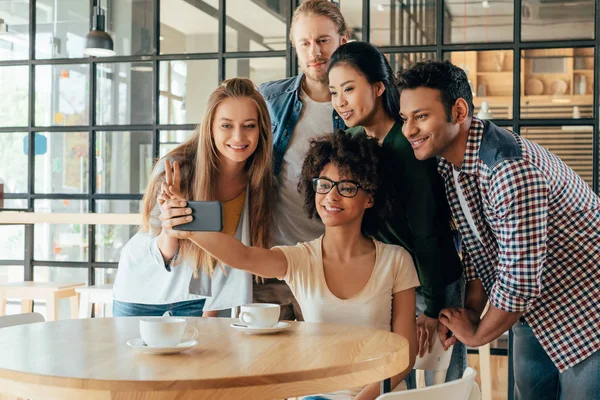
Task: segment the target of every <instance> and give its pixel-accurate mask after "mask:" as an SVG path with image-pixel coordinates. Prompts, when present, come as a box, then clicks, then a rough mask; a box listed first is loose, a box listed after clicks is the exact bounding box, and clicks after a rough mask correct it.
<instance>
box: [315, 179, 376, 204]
mask: <svg viewBox="0 0 600 400" xmlns="http://www.w3.org/2000/svg"><path fill="white" fill-rule="evenodd" d="M318 181H327V182H330V183H331V188H329V190H328V191H327V192H325V193H321V192H318V191H317V182H318ZM312 183H313V190H314V191H315V193H318V194H327V193H329V192H331V191H332V190H333V188H334V187H335V188H336V189H337V192H338V193H339V195H340V196H342V197H346V198H348V199H351V198H353V197H355V196H356V195H357V194H358V190H359V189H362V190H364V191H366V192H368V190H366V189H365V188H363V187H362V186H361V185H360V183H358V182H356V181H353V180H350V179H344V180H342V181H337V182H336V181H332V180H331V179H328V178H313V179H312ZM340 183H352V184H353V185H356V192H354V194H353V195H352V196H347V195H345V194H342V192H340V186H339V185H340Z"/></svg>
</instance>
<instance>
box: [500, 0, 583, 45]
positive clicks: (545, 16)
mask: <svg viewBox="0 0 600 400" xmlns="http://www.w3.org/2000/svg"><path fill="white" fill-rule="evenodd" d="M490 3H492V2H491V1H490ZM494 3H495V2H494ZM494 3H492V4H494ZM594 10H595V4H594V0H578V1H570V0H565V1H557V0H553V1H541V0H523V4H522V11H521V39H522V40H523V41H534V40H535V41H537V40H540V41H542V40H561V39H563V40H568V39H593V38H594Z"/></svg>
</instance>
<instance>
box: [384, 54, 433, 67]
mask: <svg viewBox="0 0 600 400" xmlns="http://www.w3.org/2000/svg"><path fill="white" fill-rule="evenodd" d="M385 57H386V58H387V59H388V61H389V63H390V66H391V67H392V70H393V71H394V72H399V71H403V70H405V69H409V68H412V67H413V66H414V65H415V64H416V63H418V62H420V61H430V60H435V59H436V58H437V57H436V55H435V53H434V52H425V53H398V54H386V55H385Z"/></svg>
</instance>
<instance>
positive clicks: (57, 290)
mask: <svg viewBox="0 0 600 400" xmlns="http://www.w3.org/2000/svg"><path fill="white" fill-rule="evenodd" d="M83 285H84V283H79V282H77V283H54V282H31V281H25V282H11V283H2V284H0V315H5V314H6V299H7V298H16V299H20V300H21V312H22V313H30V312H33V300H34V299H44V300H46V320H47V321H56V320H57V319H58V301H59V300H60V299H63V298H66V297H70V302H71V318H77V312H78V310H79V296H78V295H77V292H75V287H78V286H83Z"/></svg>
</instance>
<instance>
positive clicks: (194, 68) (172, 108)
mask: <svg viewBox="0 0 600 400" xmlns="http://www.w3.org/2000/svg"><path fill="white" fill-rule="evenodd" d="M159 69H160V84H159V87H160V100H159V104H158V106H159V116H160V123H161V124H189V123H198V122H200V120H201V119H202V113H203V111H204V108H205V107H206V102H207V101H208V98H209V96H210V94H211V93H212V92H213V90H214V89H215V88H216V87H217V85H218V83H219V80H218V62H217V60H193V61H183V60H182V61H162V62H161V63H160V66H159Z"/></svg>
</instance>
